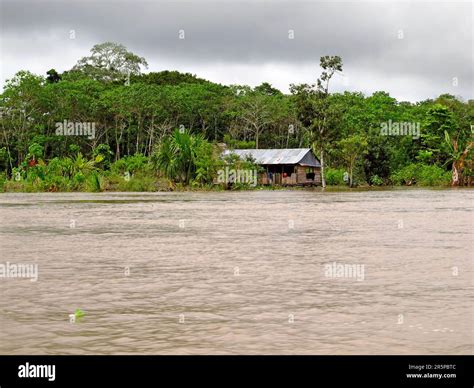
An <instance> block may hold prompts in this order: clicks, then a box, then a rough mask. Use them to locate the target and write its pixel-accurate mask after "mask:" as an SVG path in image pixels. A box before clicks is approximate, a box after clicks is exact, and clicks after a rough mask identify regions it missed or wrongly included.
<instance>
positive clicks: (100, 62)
mask: <svg viewBox="0 0 474 388" xmlns="http://www.w3.org/2000/svg"><path fill="white" fill-rule="evenodd" d="M142 66H143V67H145V68H147V67H148V63H147V61H146V60H145V58H143V57H139V56H138V55H136V54H134V53H132V52H130V51H128V50H127V48H126V47H125V46H124V45H122V44H118V43H113V42H105V43H100V44H96V45H95V46H94V47H92V49H91V55H90V56H88V57H83V58H82V59H80V60H79V61H78V62H77V64H76V65H75V66H74V67H73V69H72V70H73V71H79V72H83V73H85V74H86V75H88V76H90V77H92V78H94V79H97V80H99V81H105V82H112V81H125V79H126V78H127V77H128V76H129V75H139V74H140V72H141V67H142Z"/></svg>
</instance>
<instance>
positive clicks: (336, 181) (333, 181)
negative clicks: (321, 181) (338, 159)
mask: <svg viewBox="0 0 474 388" xmlns="http://www.w3.org/2000/svg"><path fill="white" fill-rule="evenodd" d="M345 172H346V170H345V169H344V168H326V182H327V184H328V185H330V186H341V185H347V182H344V173H345Z"/></svg>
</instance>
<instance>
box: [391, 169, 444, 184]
mask: <svg viewBox="0 0 474 388" xmlns="http://www.w3.org/2000/svg"><path fill="white" fill-rule="evenodd" d="M390 180H391V181H392V183H393V184H395V185H414V184H416V185H418V186H444V185H448V184H449V182H450V181H451V173H450V172H448V171H445V170H444V169H442V168H441V167H438V166H435V165H426V164H423V163H412V164H409V165H407V166H405V167H403V168H402V169H400V170H398V171H397V172H395V173H393V174H392V175H391V176H390Z"/></svg>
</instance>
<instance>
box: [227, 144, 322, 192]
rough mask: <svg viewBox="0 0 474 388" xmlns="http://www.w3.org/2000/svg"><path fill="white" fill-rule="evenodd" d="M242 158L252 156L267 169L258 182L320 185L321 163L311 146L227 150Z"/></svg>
mask: <svg viewBox="0 0 474 388" xmlns="http://www.w3.org/2000/svg"><path fill="white" fill-rule="evenodd" d="M230 153H233V154H236V155H238V156H239V157H240V158H241V159H248V158H250V159H251V160H253V161H254V162H255V164H258V165H260V166H262V167H263V168H264V169H265V172H264V173H262V174H260V175H259V179H258V183H259V184H263V185H273V184H275V185H283V186H290V185H320V184H321V163H320V162H319V160H318V159H317V158H316V156H315V155H314V154H313V152H312V151H311V149H310V148H283V149H240V150H225V151H224V152H223V155H228V154H230Z"/></svg>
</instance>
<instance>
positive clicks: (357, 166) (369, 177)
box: [0, 42, 474, 186]
mask: <svg viewBox="0 0 474 388" xmlns="http://www.w3.org/2000/svg"><path fill="white" fill-rule="evenodd" d="M146 67H147V62H146V60H145V59H144V58H141V57H139V56H138V55H135V54H133V53H132V52H130V51H128V50H127V49H126V48H125V47H124V46H123V45H120V44H116V43H111V42H106V43H102V44H99V45H96V46H94V47H93V48H92V50H91V55H90V56H88V57H84V58H81V59H80V60H79V61H78V62H77V64H76V66H74V67H73V68H72V69H70V70H68V71H65V72H63V73H62V74H59V73H58V72H57V71H55V70H54V69H51V70H50V71H48V72H47V74H46V76H40V75H35V74H32V73H30V72H28V71H19V72H18V73H17V74H16V75H15V76H14V77H13V78H12V79H10V80H8V81H7V82H6V83H5V86H4V89H3V92H2V94H1V96H0V111H1V131H2V134H1V136H0V170H1V171H3V180H4V181H5V180H11V179H14V178H15V177H18V176H19V177H20V178H21V179H28V174H29V172H31V174H32V175H33V176H35V174H34V173H33V172H32V171H30V170H32V169H34V168H37V169H39V167H38V164H39V165H42V164H44V165H47V164H48V163H49V162H50V161H52V160H58V159H61V158H63V159H64V158H69V159H70V160H71V161H74V160H76V159H77V157H78V156H80V158H82V159H83V162H84V163H89V162H90V163H92V165H94V167H92V165H91V168H95V169H96V170H97V169H101V170H105V171H106V170H108V169H109V170H110V166H111V164H113V163H117V162H118V164H119V165H120V160H121V159H124V158H125V160H142V161H143V162H144V163H145V161H146V162H147V163H148V164H150V165H151V166H153V168H155V169H156V171H155V173H157V174H158V175H160V174H161V175H163V176H166V177H168V178H169V179H171V180H174V181H182V179H181V178H182V176H183V175H182V174H181V173H175V174H167V173H166V163H164V162H163V161H164V160H165V159H166V158H165V156H166V155H165V152H168V154H169V153H170V152H171V151H173V152H174V153H175V156H176V157H178V154H179V158H181V160H185V159H186V158H191V159H193V158H194V159H196V158H197V156H196V155H197V153H196V152H197V151H196V152H194V151H193V152H190V151H189V150H187V151H186V152H187V154H185V153H184V151H183V152H182V153H180V152H181V151H180V149H181V148H179V147H178V146H177V145H176V141H178V142H183V141H185V140H186V139H185V137H183V136H179V134H181V135H183V134H187V136H189V139H191V140H189V139H188V140H189V141H191V142H192V143H193V144H198V146H196V147H197V148H196V149H200V150H202V149H206V150H207V151H206V152H205V153H204V154H201V156H200V158H201V159H204V160H207V159H209V160H208V161H207V162H208V163H209V166H207V167H206V166H201V172H202V169H204V170H206V171H207V170H208V177H207V178H206V179H198V181H200V182H203V183H206V182H207V183H208V182H209V181H210V180H212V179H211V176H212V174H213V169H214V168H215V166H217V165H218V164H219V162H216V161H215V160H214V159H216V158H217V159H218V158H219V153H218V148H217V146H216V145H217V144H219V143H226V144H227V146H228V147H231V148H232V147H233V148H300V147H310V148H312V149H313V150H314V152H315V153H316V155H317V156H318V158H319V159H320V161H321V164H322V175H323V177H322V178H323V185H325V184H326V183H328V184H344V179H343V175H344V173H345V172H348V173H349V184H350V185H357V184H370V185H384V184H408V185H410V184H424V185H440V184H452V185H456V186H457V185H470V184H472V182H473V176H474V172H473V170H474V163H473V151H472V149H473V146H474V143H473V130H472V126H471V125H472V124H473V123H474V100H469V101H467V102H466V101H463V100H461V99H459V98H456V97H455V96H452V95H449V94H443V95H440V96H439V97H437V98H435V99H427V100H424V101H420V102H416V103H410V102H406V101H397V100H396V99H395V98H393V97H391V96H390V95H389V94H388V93H386V92H384V91H378V92H375V93H373V94H372V95H370V96H365V95H364V94H362V93H360V92H344V93H333V92H331V89H330V86H331V82H332V80H333V79H334V77H337V76H338V75H339V74H340V73H341V72H342V71H343V62H342V59H341V58H340V57H338V56H324V57H322V58H321V59H320V67H321V74H320V76H319V78H316V79H315V83H314V84H299V85H291V87H290V93H289V94H285V93H282V92H281V91H279V90H278V89H276V88H274V87H272V85H270V84H269V83H267V82H263V83H262V84H261V85H259V86H256V87H253V88H252V87H249V86H246V85H231V86H226V85H220V84H216V83H213V82H210V81H207V80H205V79H201V78H198V77H197V76H195V75H192V74H188V73H180V72H177V71H162V72H149V73H143V70H142V69H144V68H146ZM58 123H65V124H64V126H65V128H63V129H64V130H63V132H58V125H59V124H58ZM69 123H70V124H69ZM61 125H62V124H61ZM68 125H70V126H71V128H74V126H76V129H77V126H78V125H79V127H80V128H82V127H83V128H91V125H92V127H93V129H94V131H93V132H94V133H93V136H91V135H92V134H91V133H89V136H87V135H84V134H78V133H75V132H74V131H72V130H71V131H69V132H68V128H67V127H68ZM71 128H69V129H71ZM415 129H416V131H415ZM177 131H178V132H179V134H178V133H177ZM173 139H174V141H173ZM186 141H187V140H186ZM172 144H175V145H174V147H175V148H174V150H171V148H172V147H171V145H172ZM203 144H206V145H205V146H203ZM181 145H182V144H181ZM176 147H177V148H176ZM170 150H171V151H170ZM183 150H184V148H183ZM183 155H184V156H183ZM133 158H135V159H133ZM153 160H154V161H155V162H156V163H155V164H153V163H152V161H153ZM158 161H160V162H159V163H158ZM195 161H196V160H195ZM40 162H41V163H40ZM199 162H201V164H202V160H200V161H199ZM53 164H54V163H53ZM122 164H123V163H122ZM145 164H146V163H145ZM168 164H170V163H168ZM185 164H186V163H185ZM171 165H172V163H171ZM168 167H169V166H168ZM174 168H175V169H176V168H177V167H176V166H175V167H174ZM183 168H184V167H183ZM186 168H189V166H187V167H186ZM192 170H193V174H194V175H192V174H191V175H192V176H187V177H186V178H185V179H184V182H185V183H187V184H189V182H191V181H192V180H193V178H196V176H195V174H197V171H198V170H199V168H197V167H196V168H192ZM346 175H347V174H346ZM178 176H179V178H178ZM37 178H38V177H37V176H35V179H37Z"/></svg>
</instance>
